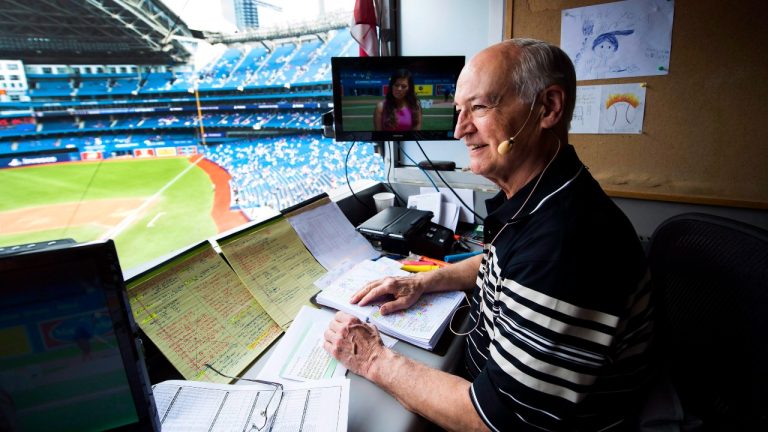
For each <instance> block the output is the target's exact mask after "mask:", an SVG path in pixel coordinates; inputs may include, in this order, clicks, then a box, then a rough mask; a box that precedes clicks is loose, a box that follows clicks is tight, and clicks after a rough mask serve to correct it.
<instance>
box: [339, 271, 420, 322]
mask: <svg viewBox="0 0 768 432" xmlns="http://www.w3.org/2000/svg"><path fill="white" fill-rule="evenodd" d="M423 293H424V287H423V285H422V284H421V283H420V281H419V278H418V277H416V276H397V277H385V278H384V279H378V280H375V281H373V282H369V283H367V284H366V285H365V286H363V288H361V289H360V291H358V292H356V293H355V294H354V295H353V296H352V297H351V298H350V299H349V302H350V303H352V304H359V305H360V306H365V305H367V304H368V303H370V302H372V301H374V300H376V299H378V298H380V297H384V296H386V295H391V296H393V297H394V298H395V299H394V300H391V301H388V302H386V303H384V304H382V305H381V308H380V309H379V310H380V312H381V314H382V315H387V314H390V313H392V312H397V311H399V310H403V309H408V308H409V307H410V306H411V305H413V304H414V303H416V301H417V300H418V299H419V297H421V295H422V294H423Z"/></svg>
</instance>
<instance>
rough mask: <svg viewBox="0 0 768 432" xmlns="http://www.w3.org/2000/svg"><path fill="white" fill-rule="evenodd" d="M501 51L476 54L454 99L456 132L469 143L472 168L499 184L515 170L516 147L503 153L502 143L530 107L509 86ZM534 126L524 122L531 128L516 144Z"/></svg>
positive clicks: (525, 115)
mask: <svg viewBox="0 0 768 432" xmlns="http://www.w3.org/2000/svg"><path fill="white" fill-rule="evenodd" d="M501 55H502V54H500V53H499V52H494V51H488V50H486V51H483V52H481V53H480V54H478V55H477V56H476V57H475V58H473V59H472V60H471V61H470V63H469V64H467V66H466V67H465V68H464V70H463V71H462V72H461V75H459V79H458V81H457V85H456V97H455V99H454V100H455V103H456V109H457V111H458V112H459V114H458V120H457V123H456V129H455V131H454V134H455V137H456V138H461V139H463V140H464V144H465V145H466V146H467V150H468V151H469V160H470V163H469V166H470V169H471V170H472V172H474V173H475V174H479V175H482V176H483V177H486V178H487V179H489V180H491V181H493V182H494V183H497V184H498V183H499V182H500V181H504V180H505V179H507V178H508V177H509V175H510V174H511V173H512V171H513V170H514V160H515V158H516V156H515V155H516V148H513V149H512V151H511V152H510V153H507V154H505V155H500V154H499V153H498V150H497V149H498V146H499V143H501V142H502V141H505V140H507V139H509V137H511V136H512V135H514V134H516V133H517V132H518V131H519V130H520V128H521V127H522V126H523V124H524V122H525V120H526V117H527V116H528V114H529V109H530V105H527V104H525V103H523V102H522V101H520V100H519V98H518V97H517V95H516V94H514V92H512V91H511V90H510V89H509V86H508V85H507V82H508V73H507V69H508V67H507V66H506V65H504V64H502V61H501V60H500V58H501V57H500V56H501ZM505 55H507V56H508V55H509V54H508V53H506V54H505ZM530 120H531V121H533V120H534V119H533V118H531V119H530ZM533 127H534V125H533V124H527V125H525V129H528V130H525V131H523V133H521V134H520V135H519V139H518V141H521V142H519V143H518V144H516V145H515V146H514V147H517V146H518V145H520V144H524V143H522V141H523V140H524V138H526V135H527V134H526V132H529V131H530V129H532V128H533Z"/></svg>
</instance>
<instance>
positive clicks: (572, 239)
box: [466, 146, 652, 431]
mask: <svg viewBox="0 0 768 432" xmlns="http://www.w3.org/2000/svg"><path fill="white" fill-rule="evenodd" d="M535 180H536V179H534V180H533V181H531V182H530V183H529V184H528V185H527V186H525V187H524V188H523V189H521V190H520V191H519V192H518V193H517V194H515V196H513V197H512V198H511V199H509V200H508V199H506V197H505V196H503V195H502V194H499V195H497V196H496V197H494V198H492V199H490V200H488V202H487V206H488V213H489V216H488V218H487V219H486V221H485V229H486V242H487V243H488V242H491V240H492V239H493V238H494V237H495V236H497V235H498V237H497V238H496V239H495V241H493V243H492V244H487V245H486V253H485V257H484V259H483V262H482V265H481V267H480V272H479V273H478V277H477V286H478V287H479V288H480V289H477V290H475V293H474V295H473V297H472V312H471V313H470V317H471V318H470V319H471V321H472V322H471V324H472V325H474V324H475V323H476V319H477V317H478V316H479V315H480V320H481V321H480V324H479V325H478V326H477V328H476V329H475V330H474V331H473V332H472V333H470V335H469V338H468V342H467V351H466V366H467V369H468V373H469V375H470V377H472V378H473V383H472V386H471V388H470V397H471V399H472V402H473V404H474V405H475V408H476V409H477V411H478V413H479V414H480V416H481V417H482V418H483V420H484V421H485V422H486V424H487V425H488V426H489V427H490V428H491V429H492V430H595V431H597V430H611V429H614V428H616V429H619V428H622V427H624V426H626V424H625V423H624V422H625V419H626V417H627V416H628V415H630V414H631V412H632V411H633V410H634V409H635V408H636V402H635V400H634V398H635V397H636V396H637V390H638V389H639V388H640V387H641V386H642V384H644V382H645V380H646V378H647V374H648V369H649V368H648V355H647V348H648V344H649V341H650V336H651V330H652V320H651V312H652V305H651V303H650V300H649V298H650V293H649V288H648V284H646V283H644V277H645V273H646V271H645V257H644V253H643V250H642V247H641V245H640V243H639V241H638V238H637V235H636V234H635V231H634V229H633V227H632V225H631V224H630V222H629V220H628V219H627V218H626V216H625V215H624V214H623V213H622V212H621V210H619V208H618V207H617V206H616V205H615V204H614V203H613V202H612V201H611V199H610V198H609V197H608V196H606V195H605V193H604V192H603V191H602V189H601V188H600V186H599V185H598V183H597V182H596V181H595V180H594V179H593V178H592V176H591V175H590V174H589V172H588V171H587V169H586V168H584V166H583V165H582V163H581V162H580V161H579V159H578V157H577V156H576V153H575V151H574V149H573V147H571V146H566V147H564V148H563V150H562V151H561V152H560V154H559V155H558V156H557V158H556V159H555V160H554V162H553V163H552V166H550V168H549V169H548V170H547V172H546V173H545V175H544V177H543V178H542V179H541V182H540V184H539V185H538V187H537V188H536V189H535V190H534V193H533V195H532V196H531V199H530V200H529V201H528V202H527V204H526V208H525V209H523V211H522V212H520V215H521V216H518V217H516V218H515V220H510V219H508V218H510V217H512V215H514V214H515V212H517V210H518V209H519V208H520V206H521V205H522V203H523V201H524V200H525V197H527V195H528V194H529V193H530V191H531V188H532V187H533V184H534V183H535ZM507 222H509V223H508V224H507ZM505 224H506V226H505ZM481 293H482V294H481ZM481 301H482V303H483V306H482V308H481V307H480V302H481Z"/></svg>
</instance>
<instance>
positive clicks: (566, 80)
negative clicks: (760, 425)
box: [502, 38, 576, 127]
mask: <svg viewBox="0 0 768 432" xmlns="http://www.w3.org/2000/svg"><path fill="white" fill-rule="evenodd" d="M502 43H503V44H511V45H514V46H516V47H518V48H520V55H519V57H518V59H519V61H518V62H517V64H516V65H515V66H514V67H513V68H512V73H511V77H510V78H511V84H512V89H513V90H514V91H515V92H516V93H517V95H518V97H520V99H522V100H523V101H525V102H527V103H533V102H534V101H535V100H536V96H537V95H538V94H539V93H540V92H541V91H542V90H544V89H545V88H547V87H548V86H550V85H553V84H557V85H559V86H560V87H562V88H563V90H565V110H564V112H563V118H564V120H565V125H566V127H569V126H570V123H571V118H572V117H573V109H574V107H575V105H576V71H575V69H574V67H573V62H571V59H570V58H569V57H568V54H566V53H565V51H563V50H561V49H560V48H559V47H557V46H555V45H552V44H550V43H547V42H544V41H540V40H536V39H525V38H515V39H508V40H506V41H504V42H502Z"/></svg>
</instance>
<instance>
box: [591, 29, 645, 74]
mask: <svg viewBox="0 0 768 432" xmlns="http://www.w3.org/2000/svg"><path fill="white" fill-rule="evenodd" d="M634 32H635V31H634V30H616V31H612V32H608V33H602V34H600V35H599V36H597V37H596V38H595V40H594V41H593V42H592V52H593V53H594V55H595V58H596V59H597V60H595V64H594V65H593V66H592V72H593V73H594V74H595V76H596V78H603V77H605V75H606V73H607V72H622V71H624V70H627V67H619V66H612V65H611V64H610V62H611V61H612V60H613V59H614V58H615V57H616V56H615V53H616V51H618V50H619V39H618V38H617V36H628V35H631V34H632V33H634Z"/></svg>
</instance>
